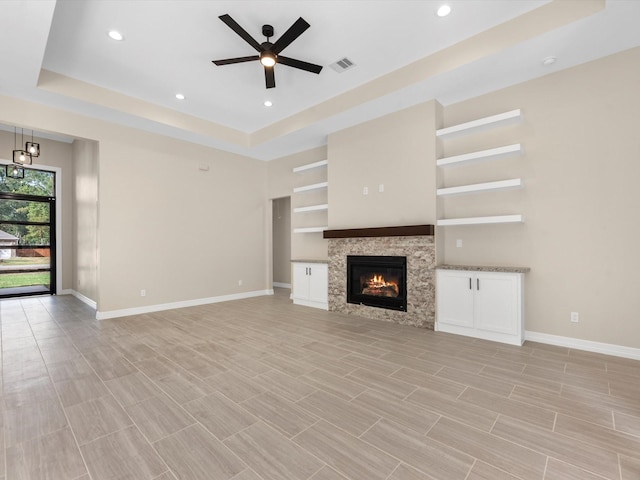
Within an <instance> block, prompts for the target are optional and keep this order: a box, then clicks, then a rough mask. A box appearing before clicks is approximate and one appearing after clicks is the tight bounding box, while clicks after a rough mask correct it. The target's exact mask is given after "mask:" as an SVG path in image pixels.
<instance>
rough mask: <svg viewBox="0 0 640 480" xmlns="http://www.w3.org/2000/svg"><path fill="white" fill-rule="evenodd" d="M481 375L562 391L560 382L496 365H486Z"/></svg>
mask: <svg viewBox="0 0 640 480" xmlns="http://www.w3.org/2000/svg"><path fill="white" fill-rule="evenodd" d="M480 375H482V376H483V377H489V378H494V379H496V380H502V381H503V382H509V383H513V384H515V385H522V386H524V387H529V388H536V389H541V390H548V391H550V392H554V393H560V388H561V387H562V385H561V384H560V382H554V381H551V380H545V379H542V378H538V377H532V376H531V375H524V374H522V373H516V372H510V371H507V370H502V369H500V368H495V367H484V368H483V369H482V371H481V372H480Z"/></svg>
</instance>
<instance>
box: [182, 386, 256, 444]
mask: <svg viewBox="0 0 640 480" xmlns="http://www.w3.org/2000/svg"><path fill="white" fill-rule="evenodd" d="M183 407H184V409H185V410H186V411H187V412H189V413H190V414H191V415H192V416H193V417H194V418H195V419H196V420H198V421H199V422H200V423H201V424H202V425H203V426H204V427H205V428H206V429H207V430H209V432H211V433H212V434H213V435H215V436H216V437H217V438H218V439H220V440H223V439H225V438H227V437H229V436H231V435H233V434H235V433H237V432H239V431H241V430H243V429H245V428H247V427H248V426H250V425H253V424H254V423H255V422H257V421H258V419H257V418H256V417H255V416H254V415H252V414H251V413H249V412H248V411H247V410H246V409H245V408H242V407H241V406H240V405H238V404H237V403H235V402H233V401H232V400H229V399H228V398H227V397H225V396H224V395H222V394H221V393H218V392H214V393H212V394H210V395H207V396H206V397H202V398H199V399H197V400H193V401H192V402H189V403H185V404H184V405H183Z"/></svg>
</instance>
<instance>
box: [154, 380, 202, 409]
mask: <svg viewBox="0 0 640 480" xmlns="http://www.w3.org/2000/svg"><path fill="white" fill-rule="evenodd" d="M155 384H156V385H157V386H158V387H160V388H161V389H162V391H163V392H164V393H166V394H167V395H169V396H170V397H171V398H172V399H173V400H175V401H176V402H177V403H179V404H181V405H182V404H184V403H187V402H191V401H192V400H196V399H198V398H202V397H204V396H205V395H208V394H210V393H211V392H212V391H213V388H211V387H210V386H209V385H208V384H207V383H205V382H203V381H202V380H200V379H199V378H197V377H194V376H193V375H191V374H189V373H187V372H177V373H171V374H170V375H167V376H165V377H162V378H159V379H157V380H155Z"/></svg>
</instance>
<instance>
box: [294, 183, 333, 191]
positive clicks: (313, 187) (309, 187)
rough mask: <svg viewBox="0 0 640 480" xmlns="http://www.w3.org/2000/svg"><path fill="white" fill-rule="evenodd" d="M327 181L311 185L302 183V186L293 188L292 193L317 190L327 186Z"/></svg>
mask: <svg viewBox="0 0 640 480" xmlns="http://www.w3.org/2000/svg"><path fill="white" fill-rule="evenodd" d="M328 186H329V182H320V183H314V184H313V185H304V186H302V187H296V188H294V189H293V193H300V192H308V191H309V190H319V189H321V188H327V187H328Z"/></svg>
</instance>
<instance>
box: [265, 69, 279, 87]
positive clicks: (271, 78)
mask: <svg viewBox="0 0 640 480" xmlns="http://www.w3.org/2000/svg"><path fill="white" fill-rule="evenodd" d="M264 80H265V83H266V85H267V88H275V87H276V77H275V75H274V72H273V67H264Z"/></svg>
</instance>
